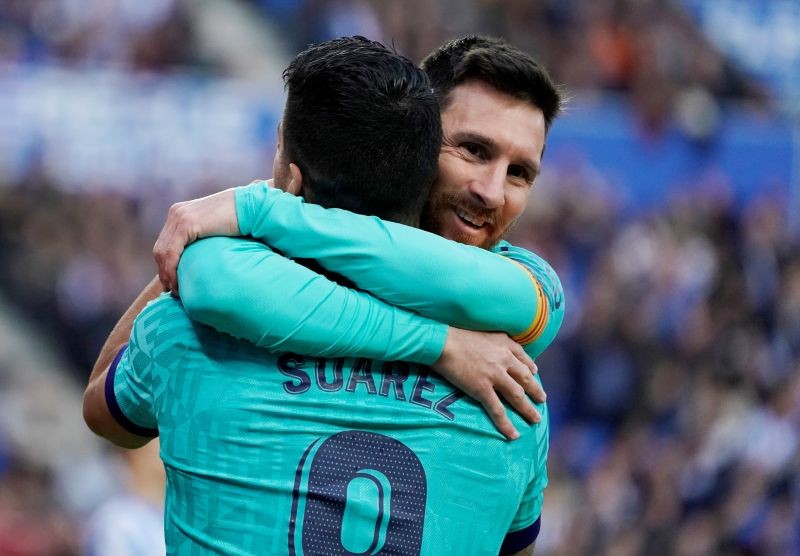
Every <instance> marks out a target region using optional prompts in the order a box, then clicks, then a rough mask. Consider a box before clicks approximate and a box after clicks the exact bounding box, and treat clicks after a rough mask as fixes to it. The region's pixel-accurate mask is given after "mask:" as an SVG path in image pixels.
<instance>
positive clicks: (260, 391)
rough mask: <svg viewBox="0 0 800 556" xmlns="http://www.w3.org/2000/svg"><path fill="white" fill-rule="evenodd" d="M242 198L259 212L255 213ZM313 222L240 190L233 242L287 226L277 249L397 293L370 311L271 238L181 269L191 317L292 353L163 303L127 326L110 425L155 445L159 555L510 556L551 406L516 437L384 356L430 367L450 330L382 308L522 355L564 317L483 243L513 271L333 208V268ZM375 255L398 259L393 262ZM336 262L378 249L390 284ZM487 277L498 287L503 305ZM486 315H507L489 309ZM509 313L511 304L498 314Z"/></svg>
mask: <svg viewBox="0 0 800 556" xmlns="http://www.w3.org/2000/svg"><path fill="white" fill-rule="evenodd" d="M259 196H260V197H261V198H260V199H259ZM265 197H271V198H270V199H267V198H265ZM248 204H251V206H252V207H255V208H259V207H260V208H262V209H267V210H269V212H270V213H271V215H270V218H269V219H268V220H266V219H263V218H261V219H259V218H253V217H249V216H248V214H246V213H245V212H244V211H243V210H242V209H243V208H245V209H246V208H247V207H246V205H248ZM308 210H310V211H320V210H321V211H324V209H320V208H319V207H315V206H313V205H309V204H305V203H302V202H301V201H300V200H299V199H296V198H294V197H291V196H286V195H285V194H282V193H280V192H277V191H276V190H271V189H269V188H266V187H261V186H259V185H258V184H257V185H256V186H252V187H251V188H246V190H243V192H241V193H240V192H237V212H238V213H239V219H240V227H241V228H242V232H243V233H250V234H252V235H254V236H256V237H259V239H263V240H265V241H270V238H269V237H267V236H268V235H269V234H270V233H272V232H273V231H274V229H273V227H275V226H278V227H280V226H281V224H276V222H284V224H285V225H286V227H287V228H290V227H293V228H295V229H293V230H292V231H289V230H287V229H282V230H281V231H280V232H279V234H280V236H281V238H282V240H288V238H290V236H293V237H294V239H292V240H291V243H292V244H293V247H287V246H281V251H283V252H285V253H286V254H287V255H290V256H296V257H306V258H316V260H318V261H319V262H320V263H321V264H322V265H323V266H325V267H326V268H328V270H331V271H333V272H338V273H339V274H342V275H344V276H346V277H348V278H350V279H351V280H352V281H353V282H355V283H356V284H357V285H358V286H359V287H361V288H364V289H369V288H381V287H384V286H382V283H383V281H387V282H388V281H391V279H392V278H396V279H399V280H401V281H402V284H403V285H402V287H399V288H398V289H397V290H394V291H396V292H399V293H392V292H391V291H389V290H388V289H386V291H381V292H380V293H381V296H382V297H384V299H385V300H386V301H381V300H379V299H376V298H374V297H371V296H369V295H367V294H366V293H364V292H362V291H358V290H355V289H348V288H344V287H342V286H340V285H337V284H336V283H334V282H332V281H330V280H328V279H327V278H324V277H322V276H320V275H318V274H315V273H313V272H311V271H309V270H308V269H307V268H305V267H304V266H302V265H299V264H297V263H295V262H293V261H291V260H289V259H287V258H284V257H282V256H279V255H278V254H277V253H275V252H274V251H272V250H271V249H269V248H268V247H266V246H265V245H264V244H261V243H258V242H254V241H247V240H234V239H228V238H214V239H211V240H205V241H202V242H198V243H197V244H196V245H194V246H191V247H190V248H189V249H188V250H187V252H186V254H185V256H184V258H183V260H182V262H181V268H180V284H181V292H182V296H183V298H184V303H185V305H186V310H187V311H188V312H189V314H190V315H191V316H192V317H196V318H198V319H199V320H205V321H207V322H208V323H209V324H211V325H213V326H215V327H216V328H219V329H221V330H223V331H226V332H229V333H231V334H233V335H235V336H238V337H240V338H245V339H248V340H250V341H252V342H254V343H256V344H258V345H260V346H262V347H268V348H270V349H272V350H282V351H284V352H285V353H282V354H281V353H274V352H273V353H270V352H268V351H267V350H263V349H257V348H256V347H255V346H254V345H252V344H251V343H248V342H244V341H240V340H237V339H235V338H233V337H231V336H228V335H225V334H219V333H217V332H215V331H213V330H211V328H208V327H206V326H204V325H202V324H199V323H198V322H193V321H192V320H190V319H189V318H188V317H187V314H186V312H185V311H184V308H183V307H182V306H181V305H180V303H179V302H177V301H175V300H173V299H169V298H166V297H165V298H162V299H160V300H158V301H157V302H155V303H153V304H151V306H149V307H148V308H147V309H146V310H145V311H144V312H143V313H142V315H141V316H140V317H139V318H138V319H137V321H136V324H135V329H134V334H133V335H132V339H131V344H130V346H129V348H128V349H127V350H125V351H124V352H123V353H122V354H121V356H120V358H118V361H117V364H116V365H115V366H114V368H113V372H112V373H109V382H108V383H107V386H108V388H107V398H108V399H109V404H110V406H112V407H111V409H112V413H114V414H115V415H116V416H117V417H118V420H119V421H120V423H121V424H123V425H124V426H126V427H127V428H129V430H131V431H132V432H138V434H150V435H154V434H160V436H161V452H162V459H163V460H164V462H165V466H166V469H167V474H168V494H167V510H166V511H167V515H166V528H167V541H168V548H169V550H170V552H175V553H193V552H203V551H207V550H210V549H214V550H217V551H220V552H223V553H231V554H264V553H269V554H273V553H274V554H282V553H289V554H320V553H321V554H335V553H348V552H346V551H349V552H356V553H369V554H377V553H385V554H449V553H459V554H488V553H496V552H497V551H498V550H500V547H501V544H503V542H504V539H505V541H506V544H505V545H504V546H505V548H506V549H508V550H513V549H516V548H520V547H523V546H526V545H527V544H529V543H530V542H531V541H532V538H533V537H534V534H535V531H536V529H537V526H538V523H539V521H538V520H539V514H540V511H541V502H542V491H543V489H544V486H545V485H546V483H547V474H546V454H547V429H548V423H547V417H546V410H545V408H544V407H543V406H540V407H539V409H540V411H541V412H542V414H543V417H544V419H543V421H542V422H541V423H540V424H538V425H533V426H531V425H527V424H525V423H522V422H521V420H520V419H517V418H516V417H514V419H515V420H514V424H515V426H516V427H517V428H518V429H519V430H520V432H521V433H522V436H521V438H520V440H517V441H515V442H510V443H509V442H507V441H505V440H504V439H503V438H502V436H501V435H500V434H499V433H497V432H496V431H495V430H494V428H493V426H492V424H491V423H490V421H489V420H488V418H487V417H486V416H485V415H484V413H483V411H482V410H481V408H480V407H479V406H478V405H476V404H475V403H473V402H472V401H471V400H468V399H464V398H463V396H462V395H461V393H460V392H458V391H454V390H453V388H452V387H451V386H450V385H449V384H448V383H446V382H445V381H442V380H441V379H439V378H438V377H436V375H432V374H431V373H430V371H429V370H428V369H427V368H426V367H424V366H422V365H415V364H405V363H396V362H395V363H392V362H385V361H394V360H405V361H411V362H415V363H420V364H423V365H424V364H428V363H431V362H432V361H434V360H435V359H436V358H438V356H439V354H440V352H441V349H442V346H443V344H444V338H445V335H446V325H443V324H440V322H437V321H434V320H429V318H426V317H424V316H421V315H420V314H416V313H413V312H410V311H408V310H404V309H401V308H398V307H395V306H393V305H390V304H389V303H387V302H391V303H397V304H403V303H405V302H406V301H408V303H406V306H408V305H414V306H413V307H408V308H410V309H414V310H415V311H419V312H420V313H422V314H427V317H431V318H435V319H438V320H439V321H441V322H448V323H452V324H458V325H460V326H465V327H469V328H479V329H500V330H506V331H507V332H510V333H512V334H515V335H516V336H517V337H518V338H519V339H520V340H523V341H528V345H527V349H528V351H529V353H530V354H531V355H534V356H535V355H537V354H538V352H540V351H541V350H542V349H544V347H545V346H546V344H547V343H549V341H550V340H551V339H552V336H553V335H554V334H555V331H556V330H557V329H558V326H559V325H560V322H561V319H562V318H563V300H562V297H561V296H562V293H561V289H560V284H559V283H558V279H557V277H556V276H555V274H554V273H553V272H552V270H551V269H550V268H549V266H548V265H546V263H544V262H543V261H542V260H541V259H539V258H538V257H536V256H535V255H532V254H529V253H527V252H524V251H522V250H518V249H516V248H514V247H512V246H509V245H507V244H501V245H499V246H498V247H497V248H496V251H497V253H499V254H502V255H506V258H504V257H498V256H497V254H492V253H489V252H486V251H482V250H479V249H475V248H464V247H463V246H459V245H457V244H454V243H452V242H449V241H447V240H443V239H442V238H437V237H436V236H432V235H430V234H426V233H425V232H421V231H419V230H413V229H412V228H407V227H403V226H398V225H391V224H388V223H382V222H380V221H378V220H376V219H370V218H368V217H360V216H357V215H353V214H350V213H347V212H345V211H326V212H332V213H333V214H332V215H329V216H330V220H329V223H328V224H326V226H329V227H330V228H331V229H332V230H339V233H340V234H344V233H345V232H346V233H351V234H352V235H353V237H352V238H351V239H352V241H350V242H349V244H348V240H347V239H346V238H341V237H339V238H334V243H335V242H337V241H338V242H339V243H341V244H343V245H344V247H340V248H339V249H340V251H339V252H338V253H339V254H338V255H331V256H330V257H326V256H325V253H331V252H336V249H335V248H332V247H331V246H330V245H329V244H328V242H327V240H322V241H320V240H317V241H316V242H314V241H306V242H304V241H302V237H303V235H304V234H308V235H312V234H319V233H320V232H321V230H320V229H319V228H318V227H319V226H320V225H321V224H320V223H321V222H325V220H324V219H322V220H320V219H319V218H318V215H312V216H306V217H303V216H302V214H303V213H304V212H305V211H308ZM256 212H258V211H256ZM281 214H283V215H284V217H280V215H281ZM267 221H268V222H272V224H270V225H269V226H265V225H263V223H264V222H267ZM337 221H338V224H337ZM259 222H261V223H262V224H261V225H260V226H259ZM253 223H254V224H253ZM312 223H313V226H308V227H307V228H306V229H303V226H304V225H306V224H312ZM360 226H362V227H363V226H367V227H369V226H377V227H378V228H379V229H381V230H384V232H382V233H381V234H376V233H374V230H371V229H367V230H360V229H359V227H360ZM328 231H331V230H328ZM417 234H425V236H423V237H424V238H425V239H430V238H436V239H435V240H433V242H434V246H433V247H426V248H425V249H435V250H436V253H437V256H436V257H435V258H427V259H426V263H425V264H422V265H420V266H422V267H423V268H422V272H424V273H427V275H425V274H423V275H422V276H420V277H417V278H416V279H415V280H416V281H414V280H411V278H412V277H413V271H412V269H409V268H407V264H406V263H404V262H403V260H404V259H402V257H401V256H400V253H401V252H402V251H404V250H408V249H419V244H418V237H419V236H417ZM427 236H430V238H428V237H427ZM365 238H366V239H365ZM282 240H279V241H282ZM381 242H390V243H391V244H392V245H393V247H394V248H393V249H392V250H390V251H389V255H388V257H386V256H385V255H386V249H385V246H384V245H382V244H381ZM426 245H427V244H426ZM276 247H277V246H276ZM292 249H299V250H300V251H298V252H295V253H292V252H290V251H292ZM315 249H316V250H317V251H322V252H316V253H314V250H315ZM348 249H349V250H351V251H355V252H359V253H362V256H364V257H378V258H380V253H381V252H383V253H384V256H385V258H386V259H387V260H385V261H382V263H383V264H384V265H385V267H386V268H387V270H386V272H385V273H384V274H382V273H380V272H374V271H372V267H373V265H378V264H379V263H377V262H375V261H372V262H369V259H368V258H367V259H365V260H366V261H368V262H361V263H359V264H361V265H366V266H368V267H370V268H369V269H367V270H366V271H365V272H363V273H362V275H360V276H357V275H356V274H358V272H356V270H357V269H358V265H355V270H354V268H353V265H354V263H353V262H352V261H354V260H358V259H357V258H353V257H351V256H350V255H347V254H344V253H345V252H346V251H347V250H348ZM425 249H422V251H423V252H424V251H425ZM331 250H333V251H331ZM342 250H344V251H342ZM373 250H374V251H375V253H377V254H375V253H372V251H373ZM370 253H372V254H370ZM313 254H316V255H317V256H315V257H314V256H309V255H313ZM423 256H425V255H424V253H423ZM406 257H407V255H406ZM512 257H513V258H514V260H515V263H513V264H509V261H508V258H512ZM405 260H406V261H407V260H413V257H412V258H411V259H405ZM392 265H399V266H395V267H393V266H392ZM469 268H472V274H473V275H474V277H475V284H476V285H475V287H474V288H473V290H470V289H469V288H468V286H467V281H466V280H463V279H464V278H465V277H464V276H463V275H462V274H461V273H459V274H458V275H457V277H456V278H457V279H458V280H461V282H459V283H458V284H457V285H453V284H452V282H453V279H450V280H448V271H452V270H454V269H455V270H458V269H463V270H462V271H466V270H467V269H469ZM362 270H363V269H362ZM395 270H396V271H397V272H395V274H392V272H394V271H395ZM434 271H435V272H434ZM220 273H221V275H220ZM386 274H388V275H389V277H388V278H387V277H386ZM492 278H496V280H495V282H494V284H495V285H497V287H498V288H503V287H505V288H510V290H509V291H506V292H505V293H500V294H498V292H497V289H496V288H492V287H490V286H491V283H487V280H491V279H492ZM412 282H413V283H412ZM448 283H450V286H448ZM206 294H207V295H208V297H210V300H209V299H208V298H205V295H206ZM485 296H494V297H490V298H489V299H487V297H485ZM498 296H499V297H498ZM465 297H466V299H465ZM490 301H491V302H492V303H502V304H504V305H503V307H500V310H498V311H491V310H489V308H487V306H486V304H487V303H489V302H490ZM515 303H517V304H520V305H522V306H516V305H515V306H512V307H506V306H505V304H515ZM471 304H477V305H479V306H480V308H479V309H476V308H470V305H471ZM498 313H500V316H498ZM471 319H476V320H471ZM477 319H485V320H477ZM288 350H291V351H293V352H301V353H305V354H308V355H303V356H299V355H293V354H291V353H288ZM344 355H352V356H358V357H363V358H361V359H347V358H342V356H344ZM312 356H318V357H312ZM365 358H372V359H375V360H371V359H365ZM378 360H383V361H378Z"/></svg>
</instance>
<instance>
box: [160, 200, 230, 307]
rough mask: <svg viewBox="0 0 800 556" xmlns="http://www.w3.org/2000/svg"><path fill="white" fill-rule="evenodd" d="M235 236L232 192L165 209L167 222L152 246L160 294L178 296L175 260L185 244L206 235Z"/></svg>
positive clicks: (179, 255) (176, 261)
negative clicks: (161, 287)
mask: <svg viewBox="0 0 800 556" xmlns="http://www.w3.org/2000/svg"><path fill="white" fill-rule="evenodd" d="M238 235H239V220H238V218H237V216H236V200H235V198H234V194H233V189H226V190H225V191H220V192H219V193H214V194H213V195H209V196H208V197H202V198H201V199H195V200H193V201H185V202H182V203H175V204H174V205H172V206H171V207H169V212H167V221H166V223H165V224H164V227H163V228H162V229H161V232H160V233H159V234H158V239H157V240H156V244H155V245H154V246H153V256H154V257H155V259H156V265H158V279H159V280H160V281H161V285H162V286H163V288H164V291H170V290H172V292H173V293H174V294H175V295H177V294H178V261H179V260H180V258H181V253H183V250H184V248H185V247H186V246H187V245H189V244H190V243H192V242H193V241H196V240H198V239H201V238H204V237H209V236H238Z"/></svg>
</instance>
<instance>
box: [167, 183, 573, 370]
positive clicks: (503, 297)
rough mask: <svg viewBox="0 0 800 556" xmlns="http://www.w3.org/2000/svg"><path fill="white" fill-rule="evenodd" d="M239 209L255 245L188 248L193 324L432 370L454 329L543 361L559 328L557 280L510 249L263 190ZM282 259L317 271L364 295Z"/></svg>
mask: <svg viewBox="0 0 800 556" xmlns="http://www.w3.org/2000/svg"><path fill="white" fill-rule="evenodd" d="M236 209H237V216H238V219H239V228H240V231H241V233H242V234H243V235H246V236H252V237H253V238H254V239H252V240H244V239H239V238H236V239H234V238H210V239H206V240H202V241H199V242H196V243H194V244H192V245H190V246H189V247H188V248H187V249H186V251H185V253H184V255H183V257H182V258H181V261H180V265H179V266H178V280H179V284H180V288H181V298H182V300H183V303H184V305H185V307H186V310H187V311H188V312H189V315H190V316H191V317H192V318H194V319H196V320H199V321H200V322H204V323H206V324H209V325H211V326H213V327H214V328H216V329H218V330H221V331H224V332H227V333H229V334H232V335H234V336H236V337H238V338H243V339H247V340H249V341H252V342H254V343H256V344H257V345H259V346H262V347H266V348H268V349H272V350H275V349H278V350H290V351H296V352H301V353H306V354H310V355H321V356H331V355H349V356H359V357H370V358H379V359H392V360H394V359H397V360H404V361H412V362H417V363H422V364H431V363H433V362H434V361H436V359H438V357H439V355H441V351H442V349H443V348H444V342H445V340H446V336H447V326H445V325H443V324H441V323H447V324H450V325H454V326H459V327H462V328H469V329H474V330H492V331H503V332H506V333H508V334H509V335H510V336H512V337H513V338H514V339H516V340H517V341H519V342H520V343H521V344H522V345H523V346H524V347H525V350H526V351H527V353H528V354H529V355H530V356H531V357H534V358H535V357H537V356H538V355H539V354H540V353H541V352H542V351H544V349H545V348H546V347H547V346H548V345H549V344H550V343H551V342H552V341H553V339H554V338H555V335H556V333H557V332H558V330H559V328H560V327H561V323H562V321H563V318H564V310H565V306H564V295H563V289H562V287H561V282H560V281H559V279H558V276H557V275H556V273H555V272H554V271H553V269H552V268H551V267H550V265H549V264H548V263H547V262H546V261H545V260H544V259H542V258H541V257H539V256H538V255H536V254H534V253H531V252H529V251H526V250H524V249H520V248H518V247H514V246H513V245H510V244H508V243H507V242H500V243H499V244H498V245H496V246H495V247H494V248H493V249H492V250H491V251H487V250H485V249H480V248H478V247H472V246H468V245H461V244H458V243H456V242H453V241H450V240H447V239H445V238H442V237H439V236H437V235H434V234H431V233H428V232H425V231H423V230H419V229H415V228H411V227H409V226H404V225H401V224H396V223H393V222H385V221H383V220H380V219H378V218H376V217H370V216H363V215H359V214H354V213H351V212H348V211H345V210H339V209H324V208H322V207H320V206H317V205H313V204H308V203H305V202H303V199H302V198H300V197H296V196H294V195H290V194H288V193H284V192H282V191H280V190H278V189H274V188H272V187H269V186H268V185H267V184H266V182H254V183H253V184H252V185H250V186H248V187H243V188H238V189H236ZM282 254H283V255H286V256H287V257H292V258H297V259H313V260H315V261H316V262H317V263H319V264H320V265H321V266H322V267H324V268H325V269H326V270H328V271H330V272H332V273H335V274H338V275H341V276H343V277H345V278H347V279H348V280H350V281H351V282H352V283H353V284H354V285H355V286H356V287H357V288H358V289H351V288H346V287H343V286H340V285H338V284H337V283H336V282H334V281H333V280H329V279H327V278H325V277H323V276H320V275H319V274H317V273H315V272H312V271H311V270H309V269H307V268H305V267H304V266H302V265H300V264H298V263H296V262H293V261H292V260H289V259H287V258H286V257H284V256H281V255H282ZM498 255H500V256H498ZM359 290H361V291H359ZM365 292H368V293H369V294H371V295H367V293H365ZM373 296H374V297H373ZM288 299H291V302H287V300H288ZM403 309H405V310H403ZM275 315H280V316H281V318H278V319H275V318H273V317H274V316H275ZM292 315H293V316H294V318H291V317H292Z"/></svg>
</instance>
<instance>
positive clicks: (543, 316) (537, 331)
mask: <svg viewBox="0 0 800 556" xmlns="http://www.w3.org/2000/svg"><path fill="white" fill-rule="evenodd" d="M509 260H510V261H512V262H513V263H515V264H517V265H519V267H520V268H521V269H522V270H524V271H525V272H526V273H527V275H528V277H529V278H530V279H531V282H533V287H534V289H535V290H536V314H535V315H534V316H533V322H532V323H531V325H530V326H529V327H528V328H527V329H526V330H524V331H523V332H521V333H520V334H517V335H516V336H513V337H512V339H513V340H514V341H515V342H517V343H518V344H521V345H523V346H524V345H527V344H530V343H531V342H533V341H534V340H536V338H538V337H539V336H541V334H542V332H544V329H545V327H546V326H547V320H548V317H549V311H548V304H547V298H546V297H545V295H544V290H543V289H542V285H541V284H540V283H539V280H537V279H536V277H535V276H534V275H533V273H531V271H530V270H528V269H527V268H525V266H524V265H522V264H520V263H519V262H517V261H515V260H513V259H509Z"/></svg>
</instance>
